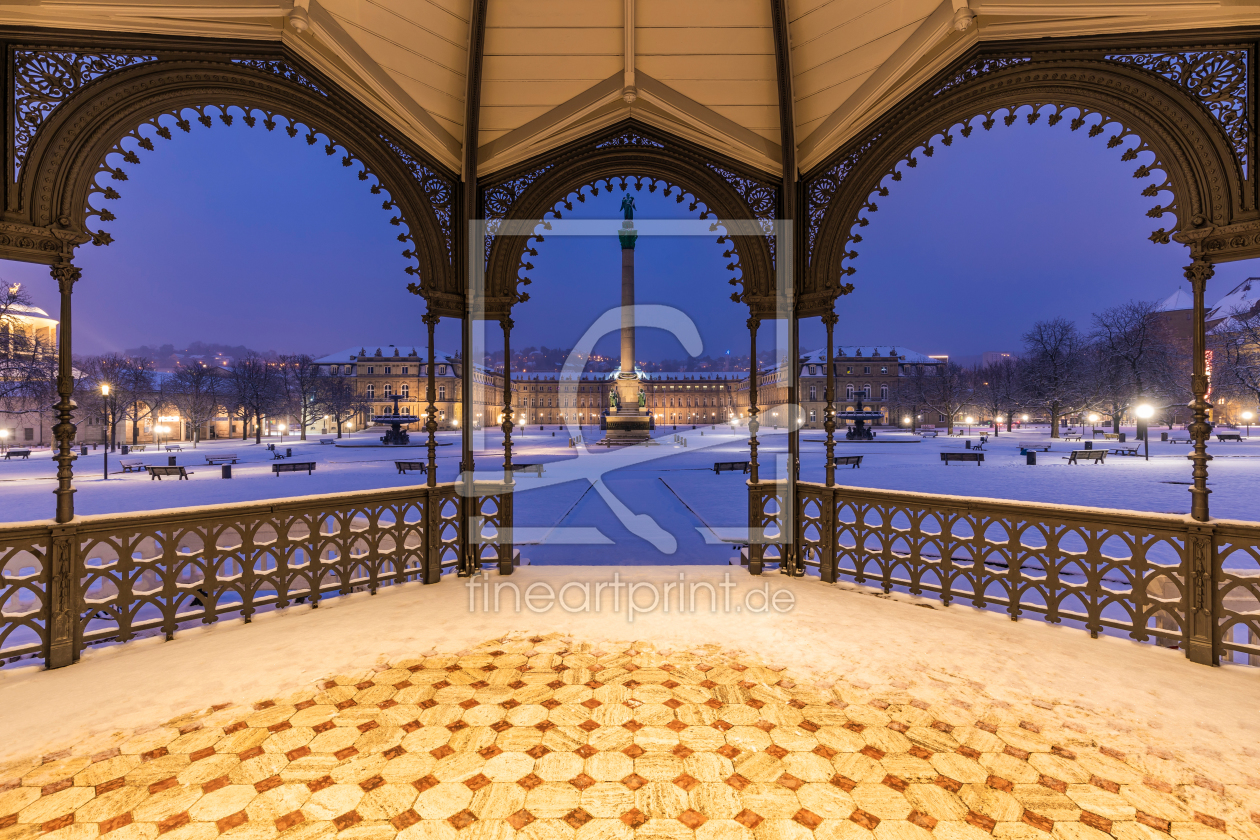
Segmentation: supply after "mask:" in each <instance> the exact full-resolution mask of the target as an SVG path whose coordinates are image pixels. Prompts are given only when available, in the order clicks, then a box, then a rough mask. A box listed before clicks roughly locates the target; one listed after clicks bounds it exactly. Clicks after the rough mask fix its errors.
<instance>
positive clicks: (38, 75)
mask: <svg viewBox="0 0 1260 840" xmlns="http://www.w3.org/2000/svg"><path fill="white" fill-rule="evenodd" d="M150 61H157V56H154V55H120V54H114V53H106V54H102V53H82V52H74V51H70V50H23V49H19V50H14V51H13V112H14V120H13V177H14V178H16V177H17V176H18V174H19V173H21V171H22V164H24V163H25V162H26V156H27V155H28V154H29V153H30V150H31V146H32V145H33V144H34V143H35V135H36V133H37V132H38V131H39V128H40V126H42V125H43V124H44V122H45V121H46V120H47V119H48V116H49V115H50V114H52V112H53V111H55V110H56V109H57V106H58V105H60V104H61V103H62V102H65V101H66V100H67V99H69V98H70V97H71V96H73V95H74V94H76V93H78V92H79V91H80V90H82V89H83V87H84V86H85V85H87V84H88V83H89V82H91V81H93V80H94V79H99V78H100V77H101V76H104V75H106V74H108V73H112V72H114V71H115V70H122V69H123V68H125V67H134V66H136V65H138V64H146V63H148V62H150Z"/></svg>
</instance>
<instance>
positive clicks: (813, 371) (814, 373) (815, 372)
mask: <svg viewBox="0 0 1260 840" xmlns="http://www.w3.org/2000/svg"><path fill="white" fill-rule="evenodd" d="M809 375H810V376H817V375H818V368H817V367H815V366H814V365H810V366H809Z"/></svg>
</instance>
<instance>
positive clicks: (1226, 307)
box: [1207, 277, 1260, 319]
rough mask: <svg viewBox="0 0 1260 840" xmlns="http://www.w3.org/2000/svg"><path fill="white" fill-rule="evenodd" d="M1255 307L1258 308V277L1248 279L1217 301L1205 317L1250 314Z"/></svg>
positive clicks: (1259, 296)
mask: <svg viewBox="0 0 1260 840" xmlns="http://www.w3.org/2000/svg"><path fill="white" fill-rule="evenodd" d="M1257 306H1260V277H1248V278H1247V279H1246V280H1244V281H1242V282H1241V283H1239V284H1238V285H1237V286H1235V287H1234V288H1232V289H1230V290H1229V294H1227V295H1225V297H1223V298H1221V299H1220V300H1218V301H1217V302H1216V304H1215V305H1214V306H1213V307H1212V308H1211V309H1210V310H1209V311H1208V315H1207V317H1208V318H1209V319H1214V318H1229V317H1231V316H1233V315H1235V314H1239V313H1244V312H1250V311H1251V310H1253V309H1254V308H1256V307H1257Z"/></svg>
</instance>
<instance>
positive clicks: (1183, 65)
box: [1107, 47, 1251, 173]
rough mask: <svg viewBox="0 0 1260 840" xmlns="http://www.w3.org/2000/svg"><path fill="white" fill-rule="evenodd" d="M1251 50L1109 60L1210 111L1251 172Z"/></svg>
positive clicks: (1136, 55)
mask: <svg viewBox="0 0 1260 840" xmlns="http://www.w3.org/2000/svg"><path fill="white" fill-rule="evenodd" d="M1249 52H1250V51H1249V50H1248V49H1246V48H1243V47H1239V48H1235V49H1221V50H1201V51H1197V52H1175V53H1129V54H1125V55H1108V56H1107V60H1108V61H1115V62H1119V63H1121V64H1128V65H1131V66H1133V67H1140V68H1142V69H1143V70H1146V71H1147V72H1150V73H1154V74H1155V75H1157V76H1160V77H1162V78H1164V79H1167V80H1168V81H1170V82H1172V83H1173V84H1174V85H1176V86H1177V87H1179V88H1181V89H1182V90H1183V91H1185V92H1186V93H1187V94H1189V95H1190V96H1191V97H1192V98H1193V99H1194V100H1195V101H1197V102H1198V103H1199V104H1200V105H1202V106H1203V107H1204V108H1206V109H1207V111H1208V113H1210V114H1211V115H1212V118H1213V119H1214V120H1216V123H1217V125H1219V126H1220V128H1221V131H1222V132H1224V134H1225V136H1226V138H1228V139H1229V145H1230V148H1231V149H1233V151H1234V154H1235V155H1236V156H1237V157H1238V163H1239V165H1240V166H1241V167H1242V170H1243V172H1244V173H1246V171H1247V164H1248V162H1249V161H1248V155H1247V152H1248V149H1249V147H1250V146H1251V119H1250V113H1251V107H1250V102H1249V97H1248V90H1249V87H1250V85H1249V79H1248V75H1249V74H1248V72H1247V67H1248V63H1249V60H1250V55H1249Z"/></svg>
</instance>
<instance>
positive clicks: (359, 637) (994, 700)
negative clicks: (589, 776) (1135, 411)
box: [0, 566, 1260, 837]
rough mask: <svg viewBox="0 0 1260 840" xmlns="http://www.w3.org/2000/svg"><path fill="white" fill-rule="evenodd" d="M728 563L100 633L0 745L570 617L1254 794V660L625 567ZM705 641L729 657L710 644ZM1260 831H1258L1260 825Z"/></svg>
mask: <svg viewBox="0 0 1260 840" xmlns="http://www.w3.org/2000/svg"><path fill="white" fill-rule="evenodd" d="M613 574H614V570H611V569H607V568H592V567H577V566H570V567H565V568H555V567H522V568H521V569H519V570H518V571H517V573H516V575H514V576H513V577H511V578H508V579H504V578H499V577H491V578H489V580H490V581H491V582H492V583H496V584H497V583H503V582H510V583H512V584H514V585H515V586H517V587H519V588H521V589H522V590H524V589H525V588H526V587H529V586H530V585H536V586H541V585H543V584H546V585H548V586H550V587H552V589H553V591H555V590H558V589H559V588H560V587H561V586H563V585H564V584H565V583H574V582H578V583H580V582H586V583H595V582H608V581H611V580H612V577H613ZM724 574H729V575H730V580H731V581H732V582H734V584H735V588H734V589H733V591H732V593H731V600H730V604H731V608H727V607H726V606H725V605H723V604H722V603H721V602H720V601H719V609H718V610H717V611H716V612H710V611H709V610H708V609H707V608H706V607H707V595H706V594H703V593H702V594H701V595H700V602H699V608H698V609H697V610H696V611H694V612H693V611H688V610H679V609H678V608H677V603H676V602H674V601H672V600H671V604H670V608H669V610H668V612H666V611H665V610H663V609H660V608H658V609H656V610H654V611H652V612H650V613H648V614H639V615H637V616H636V617H635V620H634V621H633V622H632V623H631V622H630V621H628V617H627V614H626V608H625V604H624V602H623V603H622V604H621V608H620V610H617V611H614V607H613V604H612V603H611V600H612V597H613V594H612V591H611V590H607V589H606V590H604V591H603V592H602V595H603V598H602V601H601V600H599V599H598V598H597V599H596V601H597V602H598V603H600V606H601V611H598V612H597V611H594V610H591V609H587V610H584V611H570V610H574V609H576V608H577V607H578V606H579V605H580V599H581V592H580V590H577V589H570V590H569V593H568V600H567V603H568V604H569V605H570V610H565V609H560V608H559V607H557V606H552V607H551V608H550V609H549V610H546V611H543V612H538V613H534V612H531V611H529V610H525V611H522V612H519V613H518V612H515V611H513V610H512V609H511V608H510V606H508V604H509V603H510V599H509V600H508V601H505V603H504V608H503V609H501V610H499V611H483V610H482V609H481V603H480V602H479V601H478V602H474V604H473V605H472V609H470V602H469V592H468V589H467V588H466V587H465V585H464V581H461V580H459V579H454V578H449V577H448V578H446V579H444V580H442V581H441V582H440V583H439V584H437V585H435V586H428V587H426V586H422V585H419V584H409V585H405V586H402V587H391V588H388V589H386V590H384V591H382V592H381V593H380V594H378V595H376V596H368V595H366V594H363V595H356V596H350V597H347V598H338V599H334V600H331V601H328V602H325V603H324V604H323V605H321V606H320V608H319V609H318V610H311V609H309V608H305V607H299V608H291V609H288V610H286V611H284V612H282V613H277V614H273V615H269V616H265V617H260V618H259V619H258V620H256V621H255V622H254V623H253V624H251V625H244V624H241V623H239V622H223V623H221V624H217V625H214V626H211V627H207V628H204V629H202V630H199V631H195V632H187V633H182V634H180V635H179V636H177V637H176V638H175V640H174V641H171V642H161V641H158V640H147V641H142V642H137V643H133V644H129V645H125V646H120V647H116V648H110V649H93V650H89V651H88V652H86V653H85V655H84V658H83V660H82V661H81V662H79V663H78V664H76V665H73V666H70V667H67V668H63V669H60V670H57V671H40V670H37V669H36V668H34V667H31V668H23V669H18V670H14V671H9V672H3V673H0V708H2V709H4V715H3V720H2V721H0V729H2V731H3V737H0V762H3V761H7V760H15V759H17V758H19V757H22V756H31V755H38V754H40V753H44V754H47V753H50V752H53V751H55V750H58V749H61V748H63V747H72V746H75V747H76V749H84V750H88V751H95V750H100V749H107V748H108V747H109V746H110V745H113V744H116V743H118V742H120V741H121V740H122V739H123V738H124V737H128V735H127V733H128V732H129V731H131V730H136V729H140V730H151V729H152V728H153V727H154V726H157V725H160V724H161V723H162V722H164V721H166V720H168V719H170V718H174V717H177V716H180V715H186V714H189V713H193V712H198V711H203V710H205V709H207V707H209V706H211V705H214V704H240V705H243V704H249V703H253V702H256V701H260V700H263V699H266V698H274V697H281V696H283V695H286V694H288V693H290V692H298V691H309V690H311V689H312V688H313V687H315V686H316V685H317V684H319V683H320V682H321V681H323V680H324V679H326V678H327V677H329V676H330V675H353V674H357V673H366V674H369V678H370V674H371V672H372V671H373V670H374V669H375V670H382V669H384V668H385V667H386V664H387V663H391V662H399V661H401V660H408V659H411V660H414V659H415V658H416V657H419V656H423V655H426V654H432V653H434V652H445V653H454V652H459V651H465V650H467V649H469V648H470V647H472V646H474V645H477V644H480V643H483V642H486V641H488V640H492V639H501V638H504V637H506V636H509V635H511V636H513V637H514V638H521V637H523V636H528V635H530V634H538V635H547V634H551V633H560V634H565V635H566V636H567V637H571V639H572V640H573V642H572V644H573V645H577V644H579V643H592V644H611V643H612V642H613V641H615V640H639V641H641V642H646V643H651V644H653V645H655V646H656V648H657V649H658V650H661V651H663V652H666V653H667V652H668V651H678V652H682V653H685V652H688V651H693V652H694V651H695V650H696V649H697V648H699V647H700V646H702V645H716V646H718V648H720V649H721V651H722V656H727V655H729V656H738V657H741V658H742V660H744V661H747V662H748V663H749V664H752V663H753V662H761V663H765V664H767V665H771V666H773V667H775V668H786V669H787V674H788V675H789V676H790V677H791V679H793V680H795V681H797V682H807V683H810V684H814V685H818V686H820V687H822V688H828V687H830V686H832V685H837V690H839V685H838V682H837V681H842V682H843V684H844V685H845V686H847V688H846V690H852V689H853V687H857V688H860V689H861V690H862V691H865V692H868V693H869V695H870V697H871V698H872V699H871V701H870V702H871V704H872V705H874V704H876V703H879V702H885V703H887V702H894V703H908V702H909V700H910V699H911V698H914V697H919V698H921V700H923V699H926V700H930V701H931V702H940V703H942V704H944V705H948V704H949V703H953V704H954V705H957V706H958V707H959V708H961V709H968V710H972V711H973V712H974V713H975V714H976V715H981V714H982V713H983V714H989V713H994V714H1001V715H1003V716H1004V717H1005V718H1010V719H1011V720H1012V721H1016V720H1022V721H1027V722H1028V725H1027V726H1025V725H1024V724H1020V726H1022V727H1023V728H1024V729H1026V730H1028V729H1029V727H1039V728H1040V729H1042V730H1043V731H1054V732H1062V731H1063V729H1064V728H1067V729H1071V730H1073V732H1075V733H1077V734H1076V735H1075V736H1071V737H1074V738H1079V741H1077V742H1076V743H1083V744H1092V745H1093V746H1091V747H1090V749H1093V750H1098V749H1100V748H1103V747H1105V748H1106V749H1107V750H1111V751H1113V753H1115V754H1117V755H1120V756H1121V758H1122V759H1123V758H1124V756H1128V757H1129V758H1128V760H1129V761H1130V762H1132V763H1133V764H1134V765H1135V766H1134V768H1131V771H1136V773H1137V775H1136V778H1137V779H1138V780H1139V781H1140V779H1141V776H1142V772H1146V773H1151V774H1154V775H1155V776H1156V778H1167V779H1169V780H1170V781H1172V783H1174V784H1177V785H1186V786H1187V788H1186V790H1187V791H1190V792H1191V793H1190V794H1188V795H1192V796H1193V795H1194V794H1193V791H1194V790H1196V788H1195V787H1194V785H1193V784H1192V782H1193V781H1194V780H1195V779H1196V778H1206V779H1210V780H1217V781H1219V782H1220V783H1222V784H1224V785H1227V786H1228V787H1227V788H1223V789H1221V793H1222V796H1223V797H1224V799H1227V800H1228V802H1226V803H1225V804H1220V803H1217V802H1216V801H1214V802H1213V803H1212V804H1213V806H1214V807H1213V808H1211V809H1208V808H1207V807H1201V806H1196V807H1201V809H1202V810H1205V811H1207V812H1208V813H1219V814H1221V815H1222V816H1223V817H1228V816H1229V815H1227V814H1224V813H1222V812H1221V810H1220V809H1223V808H1232V809H1233V811H1232V812H1231V813H1233V814H1234V816H1236V817H1238V818H1239V819H1240V820H1241V821H1242V822H1244V823H1245V822H1247V816H1246V814H1247V811H1248V808H1250V810H1251V811H1257V810H1260V808H1258V807H1257V804H1258V803H1257V798H1258V797H1260V795H1258V794H1257V790H1260V780H1257V779H1256V778H1255V776H1257V775H1260V774H1258V773H1257V767H1260V725H1258V723H1257V718H1256V714H1255V712H1256V698H1257V696H1260V669H1255V668H1245V667H1240V666H1224V667H1221V668H1207V667H1204V666H1199V665H1194V664H1191V663H1190V662H1189V661H1187V660H1186V659H1185V658H1184V656H1183V655H1182V654H1181V653H1179V652H1176V651H1171V650H1165V649H1161V648H1157V647H1154V646H1149V645H1140V644H1137V643H1132V642H1126V641H1122V640H1118V639H1112V638H1101V639H1090V638H1089V636H1088V635H1087V634H1086V633H1083V632H1080V631H1077V630H1072V629H1069V628H1064V627H1054V626H1051V625H1047V624H1044V623H1041V622H1037V621H1025V622H1018V623H1016V622H1011V621H1010V620H1009V619H1007V618H1005V617H1003V616H1000V615H995V614H992V613H987V612H983V611H978V610H973V609H970V608H967V607H960V606H953V607H948V608H945V607H941V606H940V605H938V604H932V603H929V602H925V601H921V600H918V599H911V598H908V597H900V596H894V597H891V598H889V597H886V596H882V595H879V594H877V593H874V592H873V591H871V590H866V589H860V588H858V587H836V586H826V585H823V584H820V583H818V582H817V581H813V580H806V579H790V578H785V577H782V576H779V575H768V576H766V577H765V578H762V579H755V578H752V577H751V576H749V575H747V574H746V573H743V572H741V571H740V570H738V569H734V570H718V569H715V568H713V567H679V566H672V567H640V568H637V569H631V570H626V571H625V572H623V573H622V577H623V579H624V580H626V581H631V582H640V583H652V584H654V585H655V586H656V587H657V591H661V589H662V588H663V585H664V584H666V583H673V582H675V581H677V580H678V579H679V576H680V575H681V576H684V577H685V582H686V583H687V584H690V583H695V582H701V581H703V582H708V583H711V584H713V585H714V586H721V585H722V584H723V582H724V580H723V575H724ZM767 588H768V591H770V592H771V593H776V592H780V591H786V592H788V593H790V595H791V598H792V600H793V605H792V607H791V608H790V609H787V610H785V611H781V612H780V611H775V610H769V611H766V612H762V611H758V608H759V605H760V604H761V603H762V600H761V598H760V597H753V598H752V599H751V600H750V599H749V593H750V592H752V591H756V590H759V591H763V592H764V591H767ZM676 591H677V590H675V592H676ZM647 594H648V593H647V592H646V591H640V593H639V597H638V602H639V603H641V604H647V603H648V602H649V599H648V597H647ZM506 597H507V596H505V598H506ZM783 597H784V598H786V596H783ZM778 603H780V604H781V605H782V606H786V602H785V601H783V600H782V599H781V600H780V601H779V602H778ZM745 607H746V608H745ZM567 646H568V645H566V647H567ZM701 658H702V659H705V660H706V661H707V660H716V659H718V658H720V657H719V656H718V655H716V654H713V653H712V652H710V653H707V654H703V655H702V656H701ZM645 679H646V678H645ZM354 681H355V678H353V677H351V678H350V682H354ZM881 698H882V700H881ZM530 702H533V701H530ZM863 702H865V701H863ZM878 708H884V706H878ZM922 708H927V707H926V706H923V707H922ZM983 710H988V711H983ZM1009 725H1011V726H1014V725H1015V724H1014V723H1011V724H1009ZM1030 731H1033V732H1035V731H1038V730H1037V729H1036V728H1033V729H1031V730H1030ZM76 745H77V746H76ZM1075 748H1076V747H1074V749H1075ZM1008 752H1009V750H1008ZM1111 754H1112V753H1108V755H1111ZM1157 759H1158V760H1157ZM37 763H38V760H37ZM10 766H16V765H10ZM1137 768H1141V769H1140V770H1139V769H1137ZM989 772H995V773H998V775H1001V773H1000V772H998V770H990V771H989ZM1043 772H1044V771H1043ZM875 781H878V780H877V779H876V780H875ZM1016 781H1017V782H1018V780H1016ZM885 783H887V782H885ZM1213 784H1215V782H1213ZM1208 787H1210V786H1208ZM1211 790H1216V788H1211ZM1200 794H1201V795H1202V796H1205V797H1206V796H1210V791H1209V790H1208V789H1207V788H1205V789H1204V790H1202V791H1200ZM1230 803H1232V804H1230ZM1139 807H1141V806H1140V805H1139ZM1130 819H1131V817H1130ZM1250 832H1251V834H1250V835H1249V836H1253V837H1254V836H1256V830H1255V828H1254V827H1253V828H1251V829H1250ZM1231 833H1232V832H1231ZM1029 836H1031V834H1030V835H1029ZM1037 836H1040V835H1037ZM1071 836H1077V835H1071ZM1150 836H1155V835H1154V834H1153V833H1151V834H1150ZM1176 836H1181V835H1176ZM1186 836H1187V837H1188V836H1189V835H1186ZM1196 836H1197V835H1196Z"/></svg>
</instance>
